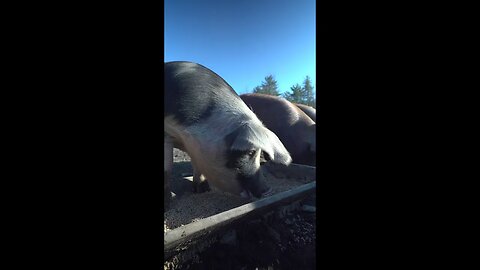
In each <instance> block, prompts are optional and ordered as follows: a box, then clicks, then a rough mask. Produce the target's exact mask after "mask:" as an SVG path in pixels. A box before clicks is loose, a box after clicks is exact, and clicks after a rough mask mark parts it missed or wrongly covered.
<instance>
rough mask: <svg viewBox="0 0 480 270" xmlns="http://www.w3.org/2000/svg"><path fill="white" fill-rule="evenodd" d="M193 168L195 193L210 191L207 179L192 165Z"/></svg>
mask: <svg viewBox="0 0 480 270" xmlns="http://www.w3.org/2000/svg"><path fill="white" fill-rule="evenodd" d="M192 167H193V192H194V193H203V192H205V191H209V190H210V186H209V185H208V182H207V179H206V178H205V176H204V175H203V174H202V173H201V172H200V171H199V170H198V169H197V168H196V166H195V165H194V164H193V163H192Z"/></svg>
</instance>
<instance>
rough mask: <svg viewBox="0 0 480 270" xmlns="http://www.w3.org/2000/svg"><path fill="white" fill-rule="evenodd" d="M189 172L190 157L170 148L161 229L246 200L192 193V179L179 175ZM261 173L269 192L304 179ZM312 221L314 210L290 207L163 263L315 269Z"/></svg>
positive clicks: (193, 266) (169, 265)
mask: <svg viewBox="0 0 480 270" xmlns="http://www.w3.org/2000/svg"><path fill="white" fill-rule="evenodd" d="M192 174H193V170H192V167H191V163H190V157H189V156H188V155H187V154H186V153H185V152H182V151H180V150H178V149H174V168H173V172H172V175H173V177H172V178H173V179H172V182H171V187H172V192H174V193H175V194H176V196H175V197H174V198H173V200H172V204H171V208H170V209H169V210H168V211H167V212H165V214H164V232H165V231H167V230H170V229H173V228H176V227H178V226H181V225H182V224H188V223H190V222H195V221H198V220H199V219H201V218H205V217H208V216H211V215H214V214H217V213H220V212H223V211H225V210H228V209H231V208H233V207H237V206H240V205H242V204H245V203H248V202H249V201H248V200H246V199H243V198H238V197H236V196H232V195H229V194H227V193H223V192H220V191H216V190H212V191H210V192H205V193H201V194H195V193H192V192H191V191H192V182H191V181H189V180H186V179H185V178H184V176H185V175H192ZM266 176H267V180H268V182H269V183H268V184H269V185H270V186H272V188H273V189H274V193H278V192H281V191H285V190H288V189H291V188H292V187H294V186H298V185H301V184H304V183H305V181H300V180H299V181H292V180H291V179H290V180H288V179H281V178H276V177H273V176H272V175H266ZM199 202H202V203H199ZM315 222H316V215H315V213H307V212H296V213H294V214H292V215H290V216H287V217H285V218H284V219H282V220H278V221H277V222H275V224H265V223H262V222H261V223H252V224H249V225H248V226H247V225H245V226H244V227H242V229H241V230H238V237H237V238H238V240H237V241H236V244H235V245H227V244H220V243H217V244H214V245H213V246H211V247H210V248H208V249H207V250H206V251H204V252H202V253H200V254H199V256H198V257H197V259H196V260H195V262H189V263H187V264H185V265H177V264H174V263H172V262H168V261H167V262H165V263H164V269H244V270H246V269H259V270H261V269H265V270H267V269H268V270H270V269H315V239H316V238H315Z"/></svg>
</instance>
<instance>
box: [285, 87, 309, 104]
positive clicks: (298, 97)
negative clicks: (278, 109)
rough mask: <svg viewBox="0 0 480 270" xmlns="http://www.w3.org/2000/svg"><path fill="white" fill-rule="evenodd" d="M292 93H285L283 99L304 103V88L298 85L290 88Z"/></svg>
mask: <svg viewBox="0 0 480 270" xmlns="http://www.w3.org/2000/svg"><path fill="white" fill-rule="evenodd" d="M290 90H291V92H285V93H284V94H283V97H284V98H285V99H286V100H288V101H290V102H294V103H304V102H305V101H304V98H303V89H302V87H301V86H300V85H299V84H298V83H297V84H295V85H293V86H292V87H290Z"/></svg>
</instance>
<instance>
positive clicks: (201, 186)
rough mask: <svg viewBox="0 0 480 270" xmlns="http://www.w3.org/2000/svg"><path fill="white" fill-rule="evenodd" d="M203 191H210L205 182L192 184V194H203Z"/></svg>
mask: <svg viewBox="0 0 480 270" xmlns="http://www.w3.org/2000/svg"><path fill="white" fill-rule="evenodd" d="M205 191H210V186H209V185H208V182H207V181H203V182H200V183H193V192H194V193H203V192H205Z"/></svg>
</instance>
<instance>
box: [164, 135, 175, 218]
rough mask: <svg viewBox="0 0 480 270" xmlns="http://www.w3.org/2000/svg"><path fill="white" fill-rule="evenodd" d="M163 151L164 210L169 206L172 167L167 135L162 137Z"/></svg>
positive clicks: (169, 141) (170, 146) (171, 151)
mask: <svg viewBox="0 0 480 270" xmlns="http://www.w3.org/2000/svg"><path fill="white" fill-rule="evenodd" d="M163 146H164V152H163V172H164V177H165V178H164V179H163V195H164V197H163V203H164V206H163V209H164V211H166V210H167V209H168V208H169V207H170V200H171V188H170V178H171V176H172V169H173V143H172V141H171V139H170V138H169V137H167V136H165V137H164V142H163Z"/></svg>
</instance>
